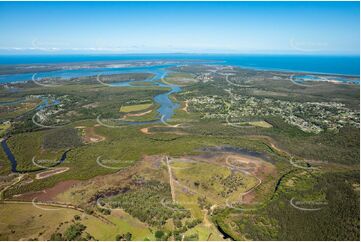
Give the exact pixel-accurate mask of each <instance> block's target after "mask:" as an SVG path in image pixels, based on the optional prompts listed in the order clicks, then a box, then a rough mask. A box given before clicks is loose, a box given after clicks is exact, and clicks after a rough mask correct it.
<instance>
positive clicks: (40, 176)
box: [35, 167, 70, 179]
mask: <svg viewBox="0 0 361 242" xmlns="http://www.w3.org/2000/svg"><path fill="white" fill-rule="evenodd" d="M69 169H70V168H69V167H59V168H54V169H51V170H48V171H43V172H41V173H38V174H36V177H35V179H44V178H47V177H50V176H54V175H56V174H60V173H63V172H66V171H67V170H69Z"/></svg>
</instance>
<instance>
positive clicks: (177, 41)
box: [0, 2, 360, 54]
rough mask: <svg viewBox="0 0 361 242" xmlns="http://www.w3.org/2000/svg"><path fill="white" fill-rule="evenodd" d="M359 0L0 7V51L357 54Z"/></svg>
mask: <svg viewBox="0 0 361 242" xmlns="http://www.w3.org/2000/svg"><path fill="white" fill-rule="evenodd" d="M359 18H360V12H359V2H183V3H180V2H75V3H74V2H11V3H10V2H0V35H1V38H0V53H164V52H167V53H174V52H190V53H194V52H197V53H270V54H273V53H281V54H282V53H300V54H315V53H316V54H359V51H360V49H359V46H360V45H359V43H360V37H359V36H360V25H359Z"/></svg>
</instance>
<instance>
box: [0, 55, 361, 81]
mask: <svg viewBox="0 0 361 242" xmlns="http://www.w3.org/2000/svg"><path fill="white" fill-rule="evenodd" d="M129 60H183V61H195V60H204V61H210V62H214V61H215V62H219V63H220V64H227V65H235V66H240V67H249V68H256V69H264V70H283V71H302V72H311V73H328V74H342V75H355V76H359V75H360V57H359V56H326V55H323V56H321V55H225V54H222V55H221V54H142V55H140V54H139V55H136V54H134V55H11V56H10V55H7V56H4V55H2V56H0V65H5V64H40V63H42V64H49V63H53V64H54V63H74V62H96V61H129Z"/></svg>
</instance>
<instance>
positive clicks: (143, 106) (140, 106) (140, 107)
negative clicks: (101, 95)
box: [119, 103, 153, 113]
mask: <svg viewBox="0 0 361 242" xmlns="http://www.w3.org/2000/svg"><path fill="white" fill-rule="evenodd" d="M152 105H153V103H144V104H137V105H128V106H122V107H121V108H120V110H119V111H120V112H122V113H130V112H139V111H142V110H146V109H149V108H150V107H151V106H152Z"/></svg>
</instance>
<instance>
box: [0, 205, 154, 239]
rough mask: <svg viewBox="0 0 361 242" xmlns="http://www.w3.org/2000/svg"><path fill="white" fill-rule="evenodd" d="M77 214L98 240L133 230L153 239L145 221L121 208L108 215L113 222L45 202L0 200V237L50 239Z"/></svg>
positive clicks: (140, 236)
mask: <svg viewBox="0 0 361 242" xmlns="http://www.w3.org/2000/svg"><path fill="white" fill-rule="evenodd" d="M41 208H44V210H43V209H41ZM45 209H46V210H45ZM48 209H49V210H48ZM76 215H78V216H80V218H81V220H80V223H82V224H84V225H85V226H86V227H87V228H86V232H87V233H89V234H90V235H92V236H93V237H94V238H95V239H97V240H115V235H116V234H125V233H127V232H130V233H132V235H133V236H132V239H133V240H144V239H145V238H148V239H154V237H153V235H152V233H151V232H150V230H149V229H148V228H147V226H146V225H144V224H142V223H141V222H140V221H139V220H137V219H134V218H133V217H131V216H130V215H128V214H127V213H125V212H122V211H121V210H116V211H114V212H113V214H111V215H109V216H107V218H108V219H109V220H110V221H111V222H113V223H114V225H112V224H107V223H105V222H103V221H101V220H99V219H97V218H95V217H93V216H91V215H86V214H83V213H81V212H79V211H76V210H72V209H66V208H54V207H48V206H40V208H35V207H34V206H33V205H32V204H0V216H1V217H3V218H6V224H5V223H0V239H2V240H20V239H25V240H31V239H34V238H37V239H39V240H49V239H50V236H51V234H53V233H54V232H55V231H56V228H60V229H59V230H57V231H59V232H62V231H64V229H65V228H66V227H68V226H69V225H70V224H72V223H74V216H76Z"/></svg>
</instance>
